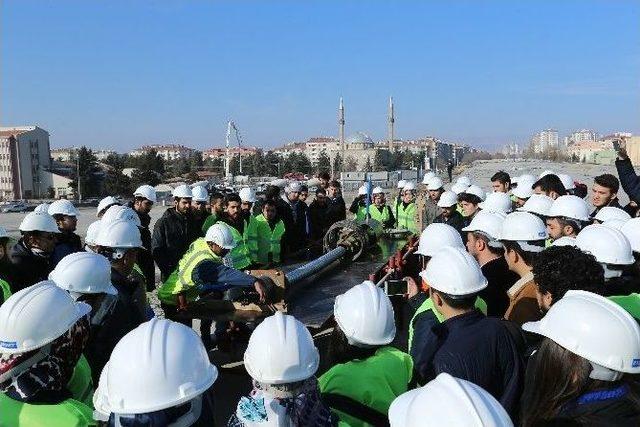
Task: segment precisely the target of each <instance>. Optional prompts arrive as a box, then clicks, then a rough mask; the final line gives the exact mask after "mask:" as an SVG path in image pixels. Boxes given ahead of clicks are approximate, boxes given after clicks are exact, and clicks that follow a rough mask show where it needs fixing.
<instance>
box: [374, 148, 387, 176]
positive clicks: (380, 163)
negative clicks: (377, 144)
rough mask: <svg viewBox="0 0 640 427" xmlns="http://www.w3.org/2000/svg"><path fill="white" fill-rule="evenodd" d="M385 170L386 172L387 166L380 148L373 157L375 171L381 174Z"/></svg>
mask: <svg viewBox="0 0 640 427" xmlns="http://www.w3.org/2000/svg"><path fill="white" fill-rule="evenodd" d="M383 170H386V166H385V164H384V158H383V155H382V150H381V149H379V148H378V149H376V152H375V154H374V156H373V171H374V172H380V171H383Z"/></svg>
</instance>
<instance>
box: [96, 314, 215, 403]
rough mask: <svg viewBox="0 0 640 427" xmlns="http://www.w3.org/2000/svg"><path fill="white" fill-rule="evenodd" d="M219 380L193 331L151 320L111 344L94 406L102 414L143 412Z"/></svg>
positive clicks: (189, 396)
mask: <svg viewBox="0 0 640 427" xmlns="http://www.w3.org/2000/svg"><path fill="white" fill-rule="evenodd" d="M132 355H135V357H131V356H132ZM217 378H218V370H217V369H216V367H215V366H214V365H212V364H211V362H209V357H208V355H207V350H205V348H204V346H203V345H202V341H201V340H200V337H198V335H197V334H196V333H195V331H194V330H193V329H191V328H189V327H187V326H185V325H182V324H180V323H177V322H172V321H170V320H165V319H158V318H153V319H151V320H150V321H148V322H146V323H143V324H141V325H140V326H138V327H137V328H136V329H134V330H133V331H131V332H129V333H128V334H127V335H125V336H124V337H123V338H122V339H121V340H120V342H118V344H117V345H116V346H115V348H114V349H113V352H112V353H111V358H110V359H109V362H108V363H107V365H106V366H105V368H104V370H103V372H102V374H101V375H100V383H99V385H98V390H96V393H95V395H94V397H93V404H94V407H95V408H96V410H97V411H99V412H101V413H103V414H109V413H114V414H146V413H149V412H155V411H160V410H162V409H167V408H171V407H174V406H179V405H181V404H183V403H185V402H188V401H190V400H192V399H194V398H196V397H198V396H199V395H201V394H202V393H204V392H205V391H207V390H208V389H209V388H210V387H211V385H212V384H213V383H214V382H215V381H216V379H217Z"/></svg>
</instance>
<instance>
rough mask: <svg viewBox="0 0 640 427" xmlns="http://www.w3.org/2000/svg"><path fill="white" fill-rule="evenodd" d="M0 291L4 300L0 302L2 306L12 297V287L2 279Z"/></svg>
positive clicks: (0, 280)
mask: <svg viewBox="0 0 640 427" xmlns="http://www.w3.org/2000/svg"><path fill="white" fill-rule="evenodd" d="M0 291H2V300H0V305H2V303H3V302H5V301H6V300H8V299H9V297H10V296H11V286H9V284H8V283H7V282H5V281H4V280H2V279H0Z"/></svg>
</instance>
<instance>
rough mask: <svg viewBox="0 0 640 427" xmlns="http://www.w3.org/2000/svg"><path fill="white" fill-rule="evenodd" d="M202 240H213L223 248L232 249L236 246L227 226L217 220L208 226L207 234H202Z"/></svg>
mask: <svg viewBox="0 0 640 427" xmlns="http://www.w3.org/2000/svg"><path fill="white" fill-rule="evenodd" d="M204 240H205V242H213V243H215V244H216V245H218V246H220V247H221V248H223V249H233V248H234V247H235V246H236V242H235V240H234V239H233V234H231V230H230V229H229V226H228V225H226V224H224V223H221V222H217V223H215V224H213V225H212V226H211V227H209V229H208V230H207V234H206V235H205V236H204Z"/></svg>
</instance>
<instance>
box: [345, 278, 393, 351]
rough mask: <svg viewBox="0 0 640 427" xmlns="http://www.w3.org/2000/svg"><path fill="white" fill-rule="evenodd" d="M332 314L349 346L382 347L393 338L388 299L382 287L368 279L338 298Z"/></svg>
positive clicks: (391, 308) (390, 308)
mask: <svg viewBox="0 0 640 427" xmlns="http://www.w3.org/2000/svg"><path fill="white" fill-rule="evenodd" d="M333 314H334V317H335V318H336V323H337V324H338V326H339V327H340V329H341V330H342V332H344V334H345V336H346V337H347V341H348V342H349V344H351V345H355V346H357V347H370V346H377V345H385V344H389V343H390V342H391V341H393V339H394V337H395V336H396V324H395V320H394V315H393V307H392V305H391V300H390V299H389V297H388V296H387V294H385V293H384V291H383V290H382V289H381V288H379V287H377V286H376V285H375V284H374V283H373V282H370V281H368V280H365V281H364V282H362V283H361V284H359V285H356V286H354V287H353V288H351V289H349V290H348V291H347V292H345V293H344V294H342V295H338V296H337V297H336V300H335V303H334V305H333Z"/></svg>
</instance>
